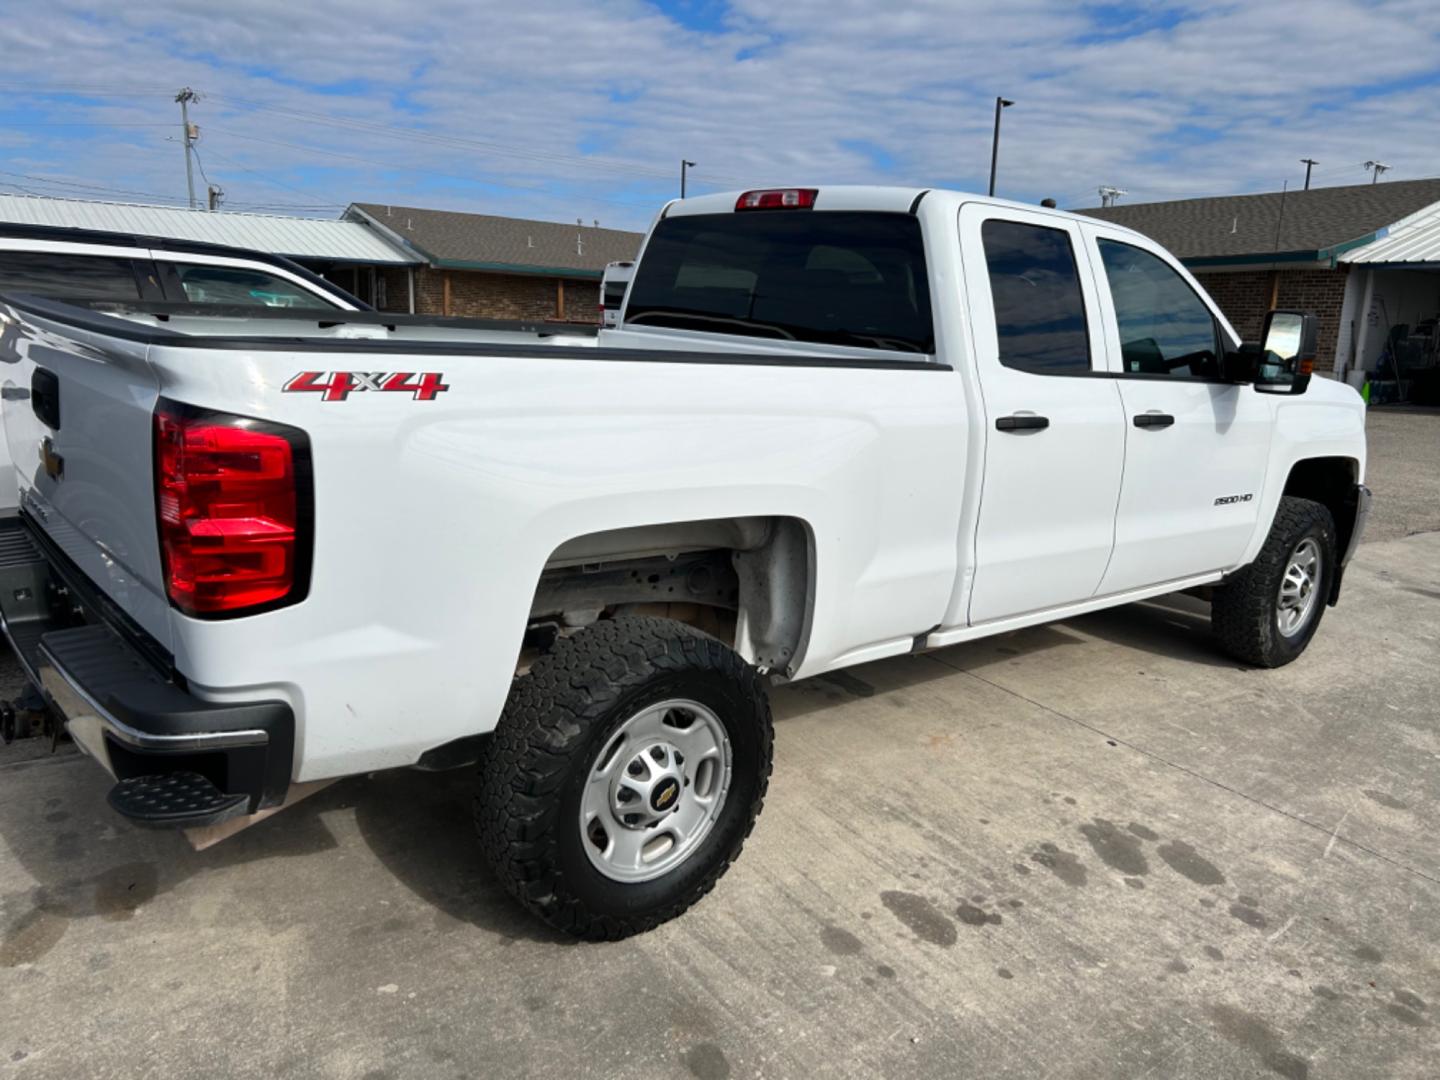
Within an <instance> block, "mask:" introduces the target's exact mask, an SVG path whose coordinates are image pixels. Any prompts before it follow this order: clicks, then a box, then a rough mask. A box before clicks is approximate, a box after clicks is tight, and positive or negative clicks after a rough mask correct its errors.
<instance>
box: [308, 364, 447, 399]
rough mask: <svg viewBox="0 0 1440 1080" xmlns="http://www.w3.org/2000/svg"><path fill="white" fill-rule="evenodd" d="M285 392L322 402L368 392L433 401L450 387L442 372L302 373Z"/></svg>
mask: <svg viewBox="0 0 1440 1080" xmlns="http://www.w3.org/2000/svg"><path fill="white" fill-rule="evenodd" d="M283 389H284V391H285V393H287V394H305V393H310V394H319V395H320V400H321V401H344V400H345V399H346V398H348V397H349V396H350V395H351V394H353V393H357V392H363V391H369V390H374V391H377V392H379V393H392V394H409V395H410V396H411V397H412V398H413V399H414V400H416V401H434V400H435V396H436V395H437V394H440V393H442V392H444V391H446V390H449V389H450V387H449V386H448V385H446V383H445V376H444V374H443V373H442V372H439V371H423V372H419V373H417V372H414V371H302V372H300V374H298V375H296V376H295V377H294V378H292V379H291V380H290V381H289V382H287V383H286V384H285V386H284V387H283Z"/></svg>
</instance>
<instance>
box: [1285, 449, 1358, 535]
mask: <svg viewBox="0 0 1440 1080" xmlns="http://www.w3.org/2000/svg"><path fill="white" fill-rule="evenodd" d="M1358 479H1359V463H1358V462H1357V461H1356V460H1355V459H1354V458H1347V457H1323V458H1307V459H1306V460H1304V461H1297V462H1296V463H1295V464H1294V465H1292V466H1291V467H1290V475H1289V476H1287V477H1286V478H1285V490H1284V491H1283V492H1282V494H1284V495H1291V496H1294V497H1295V498H1298V499H1310V500H1312V501H1314V502H1318V503H1320V504H1321V505H1322V506H1324V507H1325V508H1326V509H1327V510H1329V511H1330V516H1331V517H1332V518H1333V519H1334V520H1335V545H1336V550H1337V551H1339V552H1341V553H1343V552H1344V551H1345V550H1346V548H1347V547H1348V546H1349V543H1350V534H1351V532H1352V531H1353V530H1354V528H1355V484H1356V481H1357V480H1358Z"/></svg>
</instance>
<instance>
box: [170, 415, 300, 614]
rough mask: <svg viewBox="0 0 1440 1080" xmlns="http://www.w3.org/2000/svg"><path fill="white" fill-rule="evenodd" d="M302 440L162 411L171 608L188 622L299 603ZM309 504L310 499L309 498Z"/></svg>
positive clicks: (250, 425)
mask: <svg viewBox="0 0 1440 1080" xmlns="http://www.w3.org/2000/svg"><path fill="white" fill-rule="evenodd" d="M304 446H305V439H304V435H303V434H302V433H301V432H298V431H296V430H295V429H293V428H284V427H281V426H280V425H278V424H269V423H266V422H263V421H257V420H249V419H247V418H245V417H241V416H230V415H228V414H225V413H214V412H206V411H203V410H196V409H190V408H187V407H185V406H180V405H175V404H173V403H171V402H161V404H160V405H159V406H158V407H157V408H156V411H155V508H156V517H157V520H158V524H159V531H160V555H161V561H162V563H163V567H164V572H165V587H166V591H167V592H168V593H169V595H170V601H171V603H173V604H174V605H175V606H176V607H177V608H179V609H180V610H181V611H183V612H185V613H186V614H187V615H200V616H206V615H217V614H234V613H240V612H242V611H245V610H249V609H252V608H256V607H261V606H264V605H273V604H276V603H280V602H284V601H286V600H294V599H299V596H298V595H297V592H298V590H300V589H301V588H303V586H304V584H305V581H304V578H305V574H304V573H303V572H302V566H308V558H309V552H308V550H302V547H301V544H302V543H304V544H308V543H309V537H308V536H302V535H301V533H302V521H301V514H302V509H303V508H302V505H301V492H300V483H299V480H298V478H297V465H298V464H299V461H298V460H297V458H298V457H299V456H300V455H301V454H303V453H304ZM306 498H307V499H308V492H307V493H306Z"/></svg>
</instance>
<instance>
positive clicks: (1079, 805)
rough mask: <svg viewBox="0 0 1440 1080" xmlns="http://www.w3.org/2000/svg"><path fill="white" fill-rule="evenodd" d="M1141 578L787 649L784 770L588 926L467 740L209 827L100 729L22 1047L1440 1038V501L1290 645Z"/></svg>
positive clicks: (7, 1059) (32, 944) (428, 1067)
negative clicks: (481, 861)
mask: <svg viewBox="0 0 1440 1080" xmlns="http://www.w3.org/2000/svg"><path fill="white" fill-rule="evenodd" d="M1200 612H1203V608H1202V607H1199V606H1198V605H1196V604H1194V603H1192V602H1191V601H1188V600H1185V599H1183V598H1177V599H1168V600H1166V601H1165V602H1164V603H1163V604H1150V605H1136V606H1132V607H1128V608H1124V609H1120V610H1117V611H1112V612H1105V613H1100V614H1097V615H1092V616H1087V617H1085V618H1081V619H1077V620H1074V621H1072V622H1069V623H1065V624H1058V625H1054V626H1049V627H1041V628H1036V629H1032V630H1026V631H1023V632H1019V633H1015V634H1011V635H1007V636H1004V637H1000V638H995V639H990V640H986V641H980V642H975V643H972V644H969V645H964V646H959V647H956V648H951V649H947V650H944V651H941V652H937V653H934V654H931V655H929V656H922V657H904V658H899V659H895V660H889V661H884V662H881V663H877V664H871V665H867V666H865V667H861V668H857V669H854V670H852V671H850V672H847V673H845V674H843V675H839V676H836V677H833V678H827V679H820V680H815V681H812V682H809V683H804V684H800V685H797V686H794V687H789V688H785V689H782V690H779V691H777V692H776V694H775V708H776V716H777V729H776V731H777V734H776V753H777V760H776V767H775V775H774V779H773V781H772V784H771V794H770V799H769V802H768V805H767V807H766V810H765V812H764V814H763V815H762V816H761V819H760V822H759V825H758V826H757V828H756V831H755V834H754V836H753V837H752V838H751V841H750V843H749V845H748V846H747V848H746V851H745V853H744V855H743V856H742V858H741V859H740V861H739V863H738V864H737V865H736V866H735V868H734V869H733V870H732V871H731V873H730V874H729V875H728V876H727V877H726V878H725V879H724V880H723V881H722V882H721V884H720V886H719V887H718V888H717V889H716V891H715V892H714V894H713V895H712V896H710V897H709V898H708V899H706V900H705V901H704V902H702V903H701V904H700V905H699V906H698V907H696V908H695V909H693V910H692V911H691V912H690V913H689V914H687V915H686V916H684V917H683V918H682V919H680V920H679V921H677V922H674V923H671V924H669V925H667V926H665V927H663V928H661V929H660V930H659V931H656V932H654V933H652V934H649V935H646V936H643V937H640V938H637V939H632V940H630V941H626V942H622V943H619V944H615V945H603V946H593V945H578V944H574V943H572V942H569V941H567V940H564V939H561V938H558V937H556V936H554V935H552V934H550V933H549V932H548V931H547V930H546V929H545V928H544V927H543V926H541V925H540V924H538V923H536V922H534V921H532V920H531V919H529V918H528V917H527V916H525V915H524V914H523V913H521V912H520V911H519V910H517V909H516V908H515V907H514V906H513V905H511V904H510V903H509V901H508V900H507V899H506V898H505V897H504V896H503V895H502V894H501V893H500V892H499V890H498V889H497V888H496V887H495V886H494V884H493V883H492V882H491V881H490V880H489V878H488V876H487V874H486V873H485V871H483V870H482V869H481V868H480V867H479V865H478V862H477V859H476V857H475V851H474V847H473V843H472V840H471V837H470V829H469V824H468V822H467V820H466V818H467V807H466V803H467V796H468V777H466V776H465V775H455V776H441V777H435V776H429V775H424V774H420V773H395V774H386V775H379V776H375V777H373V778H369V779H366V778H356V779H352V780H348V781H345V782H342V783H340V784H338V785H336V786H334V787H332V788H330V789H328V790H326V791H325V792H322V793H321V794H319V795H317V796H315V797H313V798H312V799H310V800H309V801H307V802H305V803H302V804H300V805H299V806H297V807H295V808H293V809H291V810H288V811H286V812H285V813H284V814H282V815H280V816H279V817H277V818H274V819H272V820H270V821H267V822H265V823H263V824H261V825H259V826H257V827H255V828H253V829H251V830H249V831H248V832H246V833H244V834H242V835H240V836H238V837H236V838H234V839H232V840H229V841H227V842H225V843H224V844H222V845H220V846H219V847H217V848H215V849H212V850H210V851H207V852H203V853H200V854H196V853H194V852H191V851H190V850H189V849H188V847H187V846H186V845H185V843H184V842H183V841H182V840H181V839H180V838H179V837H178V836H174V835H170V834H165V833H151V832H144V831H140V830H136V829H132V828H130V827H128V826H126V825H125V824H123V823H121V822H120V821H119V820H118V819H116V818H115V817H114V816H113V815H112V814H111V813H110V812H109V810H108V809H107V808H106V806H105V803H104V795H105V790H106V787H107V784H106V781H105V779H104V777H103V776H102V774H101V773H100V771H99V770H98V769H97V768H96V767H95V766H94V765H93V764H91V763H90V762H88V761H84V760H80V759H77V758H74V757H71V756H62V757H60V758H56V759H48V758H47V759H43V760H35V761H16V762H14V763H12V764H8V765H4V766H0V1001H3V1002H4V1007H3V1010H0V1071H3V1072H4V1073H5V1074H6V1075H15V1076H17V1077H21V1076H23V1077H36V1078H40V1077H65V1078H71V1077H78V1076H86V1077H125V1078H127V1080H128V1078H138V1077H152V1076H153V1077H182V1076H198V1075H206V1076H212V1077H230V1076H254V1077H273V1076H306V1077H308V1076H316V1077H368V1078H372V1080H378V1078H382V1077H384V1078H400V1077H461V1076H468V1077H502V1076H538V1075H544V1076H552V1077H583V1076H593V1077H608V1076H661V1075H682V1076H683V1075H693V1076H696V1077H700V1078H703V1080H715V1078H719V1077H725V1076H736V1077H742V1076H762V1075H763V1076H772V1077H780V1076H800V1075H821V1076H843V1077H849V1076H857V1077H858V1076H867V1077H868V1076H891V1077H893V1076H900V1075H905V1076H911V1077H957V1076H985V1077H997V1078H998V1077H1037V1076H1052V1077H1103V1076H1126V1077H1134V1076H1146V1075H1150V1076H1156V1077H1167V1078H1168V1077H1192V1076H1193V1077H1202V1076H1203V1077H1214V1076H1251V1075H1254V1076H1266V1075H1279V1076H1282V1077H1288V1078H1291V1080H1294V1078H1299V1077H1310V1078H1316V1080H1318V1078H1323V1077H1358V1076H1386V1077H1417V1078H1418V1077H1428V1076H1433V1075H1434V1073H1435V1061H1436V1057H1437V1055H1436V1051H1437V1049H1440V1027H1437V1024H1440V854H1437V852H1436V849H1435V845H1434V842H1433V838H1434V836H1435V835H1436V832H1437V827H1440V804H1437V799H1436V795H1437V793H1440V737H1437V723H1440V715H1437V714H1440V706H1437V690H1440V684H1437V677H1436V659H1437V657H1440V533H1429V534H1425V535H1418V536H1412V537H1409V538H1408V539H1403V540H1397V541H1391V542H1381V543H1372V544H1367V545H1365V546H1364V547H1363V548H1362V549H1361V552H1360V555H1359V556H1358V558H1357V561H1356V563H1355V565H1354V566H1353V568H1352V570H1351V573H1350V575H1349V577H1348V578H1347V595H1346V597H1345V600H1344V602H1343V603H1342V605H1341V606H1340V607H1339V608H1336V609H1333V610H1331V611H1329V612H1328V613H1327V615H1326V618H1325V622H1324V625H1323V626H1322V627H1321V629H1320V632H1319V635H1318V637H1317V639H1316V640H1315V642H1314V644H1313V645H1312V646H1311V648H1310V650H1309V652H1308V653H1307V654H1306V656H1305V657H1303V658H1302V659H1301V660H1300V661H1299V662H1297V663H1296V664H1294V665H1292V666H1290V667H1288V668H1285V669H1283V670H1281V671H1277V672H1261V671H1250V670H1244V669H1242V668H1240V667H1239V666H1238V665H1236V664H1234V663H1232V662H1230V661H1228V660H1226V659H1224V658H1222V657H1219V656H1218V655H1217V654H1215V653H1214V652H1213V651H1212V650H1211V649H1210V647H1209V645H1208V644H1207V643H1206V641H1205V620H1204V617H1203V614H1200Z"/></svg>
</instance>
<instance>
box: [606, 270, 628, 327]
mask: <svg viewBox="0 0 1440 1080" xmlns="http://www.w3.org/2000/svg"><path fill="white" fill-rule="evenodd" d="M634 276H635V264H634V263H633V262H612V263H606V264H605V273H604V275H603V276H602V277H601V278H600V321H601V323H602V325H604V326H605V327H607V328H609V329H614V328H615V327H617V326H619V325H620V309H621V308H622V307H624V306H625V290H626V289H628V288H629V287H630V279H631V278H632V277H634Z"/></svg>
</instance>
